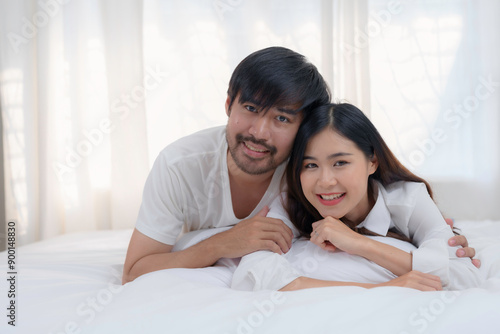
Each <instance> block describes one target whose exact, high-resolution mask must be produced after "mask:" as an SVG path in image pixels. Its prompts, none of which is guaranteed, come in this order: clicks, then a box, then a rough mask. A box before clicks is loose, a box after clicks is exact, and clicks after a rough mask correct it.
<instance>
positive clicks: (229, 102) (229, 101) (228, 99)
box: [225, 95, 231, 117]
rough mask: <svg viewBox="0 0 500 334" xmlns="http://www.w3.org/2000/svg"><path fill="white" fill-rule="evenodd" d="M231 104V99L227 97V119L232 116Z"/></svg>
mask: <svg viewBox="0 0 500 334" xmlns="http://www.w3.org/2000/svg"><path fill="white" fill-rule="evenodd" d="M230 104H231V98H230V97H229V95H228V96H227V99H226V106H225V107H226V115H227V117H229V115H231V110H230V109H229V105H230Z"/></svg>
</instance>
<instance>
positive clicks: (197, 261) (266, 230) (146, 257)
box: [122, 207, 293, 284]
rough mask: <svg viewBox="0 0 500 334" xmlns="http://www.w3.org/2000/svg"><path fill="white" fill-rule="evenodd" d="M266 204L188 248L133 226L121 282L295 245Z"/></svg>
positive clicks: (287, 228)
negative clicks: (145, 233)
mask: <svg viewBox="0 0 500 334" xmlns="http://www.w3.org/2000/svg"><path fill="white" fill-rule="evenodd" d="M267 211H268V208H267V207H264V208H263V209H262V210H261V211H260V212H259V213H258V214H257V215H256V216H255V217H253V218H250V219H246V220H243V221H241V222H239V223H238V224H237V225H235V226H234V227H233V228H231V229H229V230H227V231H224V232H221V233H219V234H216V235H214V236H212V237H210V238H207V239H205V240H203V241H201V242H199V243H198V244H196V245H193V246H191V247H189V248H186V249H185V250H181V251H177V252H172V248H173V245H166V244H163V243H161V242H159V241H156V240H154V239H151V238H149V237H147V236H146V235H144V234H142V233H141V232H139V231H138V230H134V233H133V234H132V238H131V240H130V244H129V247H128V251H127V257H126V259H125V265H124V268H123V278H122V283H123V284H125V283H127V282H130V281H133V280H134V279H136V278H137V277H139V276H141V275H144V274H146V273H149V272H153V271H157V270H162V269H169V268H204V267H208V266H211V265H213V264H214V263H215V262H217V260H219V259H220V258H223V257H226V258H236V257H241V256H243V255H246V254H248V253H251V252H255V251H258V250H270V251H272V252H275V253H278V254H281V253H286V252H288V250H289V249H290V247H291V245H292V237H293V234H292V231H291V230H290V228H289V227H288V226H286V224H285V223H283V222H282V221H281V220H279V219H275V218H268V217H265V215H266V214H267Z"/></svg>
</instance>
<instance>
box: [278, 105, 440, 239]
mask: <svg viewBox="0 0 500 334" xmlns="http://www.w3.org/2000/svg"><path fill="white" fill-rule="evenodd" d="M325 128H330V129H332V130H334V131H335V132H337V133H338V134H340V135H341V136H343V137H345V138H347V139H349V140H351V141H352V142H354V143H355V144H356V146H357V147H358V148H359V149H360V150H361V151H362V152H363V153H364V154H365V156H366V157H367V158H368V159H371V158H372V157H373V155H375V156H376V158H377V160H378V168H377V170H376V171H375V173H373V174H372V175H370V176H369V180H368V193H369V196H373V189H374V188H373V187H374V184H373V183H374V180H377V181H379V182H380V183H381V184H382V185H383V186H384V187H385V186H388V185H390V184H391V183H394V182H397V181H411V182H422V183H424V184H425V186H426V187H427V191H428V192H429V195H430V196H431V198H432V190H431V187H430V185H429V184H428V183H427V182H426V181H425V180H424V179H422V178H420V177H418V176H416V175H415V174H413V173H412V172H410V171H409V170H408V169H407V168H406V167H404V166H403V165H402V164H401V162H399V160H398V159H397V158H396V157H395V156H394V154H393V153H392V152H391V150H390V149H389V147H388V146H387V144H386V143H385V141H384V139H383V138H382V136H381V135H380V134H379V132H378V131H377V129H376V128H375V126H374V125H373V123H372V122H371V121H370V120H369V119H368V117H366V115H365V114H363V112H362V111H361V110H359V109H358V108H357V107H355V106H354V105H352V104H348V103H339V104H337V103H332V104H328V105H323V106H320V107H318V108H315V109H314V110H312V111H311V112H310V113H309V114H308V115H307V116H306V118H305V119H304V121H303V122H302V124H301V126H300V128H299V131H298V133H297V137H296V138H295V143H294V146H293V149H292V153H291V156H290V160H289V162H288V165H287V173H286V175H287V184H288V201H287V204H286V208H287V211H288V214H289V216H290V219H291V220H292V222H293V224H294V225H295V226H296V227H297V228H298V229H299V231H300V232H301V233H302V234H303V235H305V236H309V235H310V233H311V232H312V226H311V225H312V223H314V222H316V221H318V220H321V219H323V217H322V216H321V215H320V214H319V212H318V211H317V210H316V209H315V208H314V206H312V205H311V204H310V203H309V201H308V200H307V199H306V197H305V196H304V192H303V191H302V185H301V183H300V173H301V171H302V165H303V158H304V152H305V150H306V147H307V144H308V143H309V141H310V140H311V138H312V137H314V136H315V135H317V134H318V133H320V132H321V131H322V130H324V129H325ZM372 199H373V197H372ZM341 220H342V221H343V222H344V223H345V224H346V225H347V226H349V227H350V228H351V229H353V230H355V231H357V232H359V233H362V234H368V235H376V234H374V233H373V232H371V231H369V230H367V229H364V228H362V229H357V228H356V226H355V224H354V223H353V222H349V221H346V220H345V219H341ZM388 236H392V237H396V238H398V239H403V240H406V241H409V239H408V238H406V237H405V236H402V235H401V234H398V233H396V235H394V233H389V234H388Z"/></svg>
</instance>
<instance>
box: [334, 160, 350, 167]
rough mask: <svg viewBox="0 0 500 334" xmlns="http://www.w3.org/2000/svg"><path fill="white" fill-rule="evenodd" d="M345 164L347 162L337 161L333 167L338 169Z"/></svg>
mask: <svg viewBox="0 0 500 334" xmlns="http://www.w3.org/2000/svg"><path fill="white" fill-rule="evenodd" d="M345 164H347V161H337V162H336V163H334V164H333V165H334V166H337V167H340V166H344V165H345Z"/></svg>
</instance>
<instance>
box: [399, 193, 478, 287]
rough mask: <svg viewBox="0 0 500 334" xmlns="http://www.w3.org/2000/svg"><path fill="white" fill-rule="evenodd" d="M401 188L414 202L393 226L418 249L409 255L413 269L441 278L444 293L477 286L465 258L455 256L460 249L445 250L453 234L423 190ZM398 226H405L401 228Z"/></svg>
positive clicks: (476, 278)
mask: <svg viewBox="0 0 500 334" xmlns="http://www.w3.org/2000/svg"><path fill="white" fill-rule="evenodd" d="M405 187H407V188H408V189H407V190H405V191H408V193H410V194H411V196H412V197H414V198H415V203H414V209H413V211H411V212H410V213H411V215H410V216H409V217H408V218H407V219H406V220H405V219H397V218H396V219H394V222H395V224H396V226H397V227H398V228H399V229H400V230H402V231H403V230H406V231H408V236H409V237H411V238H412V240H413V244H414V245H415V246H416V247H418V249H416V250H415V251H413V252H412V255H413V256H412V267H413V269H414V270H419V271H422V272H426V273H430V274H433V275H436V276H439V277H441V280H442V282H443V286H444V287H445V288H447V289H456V290H459V289H466V288H471V287H476V286H478V285H479V284H480V283H481V281H482V279H481V275H480V272H479V270H478V269H477V268H476V267H475V266H474V265H473V264H472V262H471V260H470V259H469V258H467V257H465V258H460V257H458V256H457V255H456V252H457V250H458V249H461V248H460V247H459V246H456V247H451V246H449V244H448V240H449V239H450V238H451V237H452V236H453V232H452V231H451V229H450V228H449V226H448V225H447V224H446V222H445V220H444V218H443V216H442V214H441V212H440V211H439V209H438V207H437V206H436V204H435V203H434V201H433V200H432V199H431V198H430V196H429V194H428V193H427V190H426V188H425V186H424V185H423V184H411V183H410V184H407V185H405ZM402 223H405V224H406V226H401V225H400V224H402ZM398 225H400V226H398Z"/></svg>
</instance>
